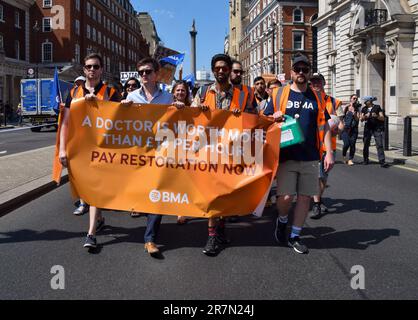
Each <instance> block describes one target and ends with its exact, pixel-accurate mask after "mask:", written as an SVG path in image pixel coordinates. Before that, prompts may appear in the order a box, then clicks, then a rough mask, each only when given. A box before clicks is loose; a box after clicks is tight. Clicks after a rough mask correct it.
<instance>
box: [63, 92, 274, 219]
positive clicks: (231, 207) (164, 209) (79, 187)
mask: <svg viewBox="0 0 418 320" xmlns="http://www.w3.org/2000/svg"><path fill="white" fill-rule="evenodd" d="M58 134H59V132H58ZM279 144H280V128H279V126H278V124H276V123H274V122H273V121H272V120H270V119H268V118H267V117H264V116H258V115H252V114H245V113H244V114H242V115H239V116H236V115H233V114H232V113H231V112H229V111H223V110H216V111H205V112H203V111H201V110H200V109H198V108H186V109H183V110H178V109H177V108H175V107H173V106H167V105H142V106H138V105H133V106H130V107H123V106H120V105H119V104H118V103H114V102H104V101H98V102H86V101H85V100H84V99H79V100H76V101H73V103H72V104H71V108H70V120H69V134H68V143H67V156H68V160H69V168H68V171H69V178H70V183H71V189H72V193H73V196H74V197H81V198H82V199H84V200H85V201H86V202H87V203H89V204H91V205H93V206H96V207H99V208H106V209H116V210H125V211H136V212H145V213H156V214H168V215H182V216H193V217H206V218H209V217H217V216H230V215H247V214H251V213H253V212H254V211H255V210H256V208H257V207H259V204H260V203H261V202H262V201H265V198H266V194H267V192H268V191H269V188H270V185H271V182H272V179H273V177H274V176H275V174H276V170H277V166H278V157H279ZM55 178H56V177H55Z"/></svg>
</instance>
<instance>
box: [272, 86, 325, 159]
mask: <svg viewBox="0 0 418 320" xmlns="http://www.w3.org/2000/svg"><path fill="white" fill-rule="evenodd" d="M312 92H313V91H312ZM289 95H290V84H288V85H286V86H284V87H278V88H274V89H273V93H272V100H273V106H274V112H277V111H278V110H279V109H280V111H281V112H282V114H283V115H285V114H286V107H287V101H288V100H289ZM314 95H315V98H316V102H317V103H318V116H317V118H316V123H317V125H318V132H317V139H316V144H317V148H318V151H319V156H320V159H322V155H323V153H324V137H325V125H326V123H327V122H326V120H325V103H324V102H323V101H324V100H323V99H319V97H318V96H317V95H316V93H315V92H314Z"/></svg>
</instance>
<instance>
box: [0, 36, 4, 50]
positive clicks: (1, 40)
mask: <svg viewBox="0 0 418 320" xmlns="http://www.w3.org/2000/svg"><path fill="white" fill-rule="evenodd" d="M3 49H4V38H3V35H2V34H0V50H3Z"/></svg>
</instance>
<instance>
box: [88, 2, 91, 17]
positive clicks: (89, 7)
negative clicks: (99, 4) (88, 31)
mask: <svg viewBox="0 0 418 320" xmlns="http://www.w3.org/2000/svg"><path fill="white" fill-rule="evenodd" d="M90 9H91V6H90V2H87V15H88V16H89V17H90Z"/></svg>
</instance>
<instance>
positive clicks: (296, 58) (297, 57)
mask: <svg viewBox="0 0 418 320" xmlns="http://www.w3.org/2000/svg"><path fill="white" fill-rule="evenodd" d="M299 62H303V63H305V64H306V65H307V66H309V67H310V66H311V62H310V61H309V59H308V57H306V56H305V55H303V54H297V55H295V56H294V58H293V63H292V67H293V66H294V65H295V64H297V63H299Z"/></svg>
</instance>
